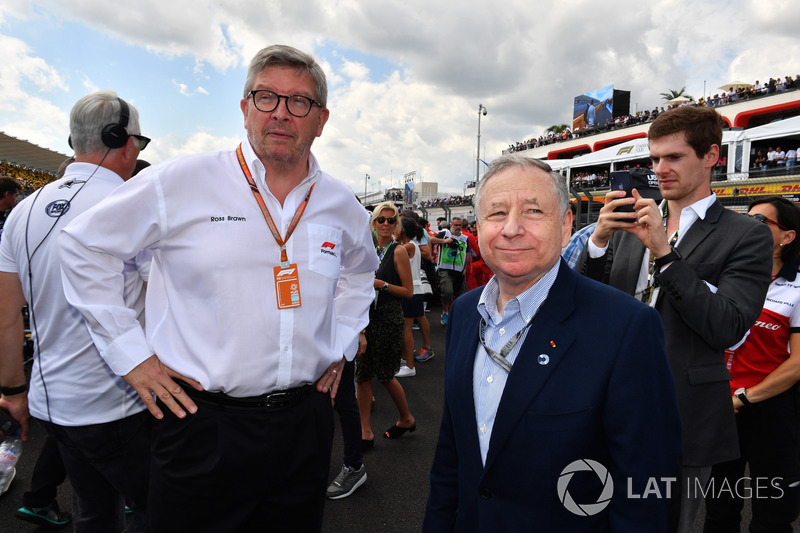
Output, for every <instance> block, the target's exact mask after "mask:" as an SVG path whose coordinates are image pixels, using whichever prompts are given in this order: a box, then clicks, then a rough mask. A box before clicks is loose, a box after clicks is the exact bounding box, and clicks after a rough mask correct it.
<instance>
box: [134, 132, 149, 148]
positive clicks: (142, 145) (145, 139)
mask: <svg viewBox="0 0 800 533" xmlns="http://www.w3.org/2000/svg"><path fill="white" fill-rule="evenodd" d="M131 137H133V138H134V139H136V140H137V141H139V151H140V152H141V151H142V150H144V149H145V148H147V145H148V144H150V137H145V136H144V135H131Z"/></svg>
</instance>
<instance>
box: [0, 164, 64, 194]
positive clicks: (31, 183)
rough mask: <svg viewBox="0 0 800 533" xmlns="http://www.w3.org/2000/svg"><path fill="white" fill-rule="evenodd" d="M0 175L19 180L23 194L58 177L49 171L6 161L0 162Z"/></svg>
mask: <svg viewBox="0 0 800 533" xmlns="http://www.w3.org/2000/svg"><path fill="white" fill-rule="evenodd" d="M0 177H7V178H13V179H15V180H17V181H18V182H19V183H20V184H21V185H22V194H23V195H24V196H27V195H28V194H30V193H32V192H33V191H35V190H36V189H38V188H40V187H43V186H45V185H46V184H48V183H50V182H51V181H53V180H54V179H55V178H56V177H55V175H54V174H51V173H49V172H44V171H42V170H34V169H30V168H25V167H21V166H19V165H14V164H13V163H8V162H6V161H2V162H0Z"/></svg>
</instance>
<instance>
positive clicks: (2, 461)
mask: <svg viewBox="0 0 800 533" xmlns="http://www.w3.org/2000/svg"><path fill="white" fill-rule="evenodd" d="M20 455H22V439H21V438H20V436H19V431H17V433H15V434H13V435H9V436H8V437H6V439H5V440H4V441H3V443H2V444H0V494H4V493H5V492H6V491H7V490H8V487H9V486H11V482H12V481H13V480H14V476H15V475H16V474H17V469H16V465H17V461H18V460H19V456H20Z"/></svg>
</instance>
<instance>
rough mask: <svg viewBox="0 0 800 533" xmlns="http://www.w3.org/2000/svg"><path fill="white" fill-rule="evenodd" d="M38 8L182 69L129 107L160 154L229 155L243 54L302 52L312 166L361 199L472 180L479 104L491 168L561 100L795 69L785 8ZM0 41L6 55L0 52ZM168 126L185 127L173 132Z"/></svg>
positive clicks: (567, 116) (513, 2) (24, 5)
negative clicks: (306, 56)
mask: <svg viewBox="0 0 800 533" xmlns="http://www.w3.org/2000/svg"><path fill="white" fill-rule="evenodd" d="M30 5H31V4H30V2H16V1H15V0H0V28H2V21H4V20H9V19H10V18H11V17H13V18H17V19H22V18H25V17H31V16H32V14H31V13H32V12H33V10H32V9H31V8H30ZM36 6H37V7H36V12H37V13H45V14H46V15H45V16H47V17H49V18H52V19H55V20H65V21H80V22H82V23H83V24H85V25H86V26H88V27H89V28H90V29H94V30H99V31H100V32H102V33H103V34H104V35H105V36H107V37H108V38H111V39H117V40H119V41H123V42H125V43H129V44H132V45H135V46H138V47H140V48H141V49H145V50H148V51H150V53H151V57H152V65H150V64H147V65H141V64H139V65H135V66H134V67H133V68H136V69H140V70H141V72H142V73H143V74H142V75H143V76H144V75H147V76H150V75H152V76H153V81H152V84H153V85H154V86H156V87H159V86H161V87H163V86H164V85H166V84H169V83H170V82H169V81H166V82H164V81H163V80H162V79H160V78H158V77H157V76H159V75H160V76H162V77H164V75H163V74H158V73H157V72H156V71H157V70H159V69H158V68H154V66H157V67H160V68H161V70H163V67H165V66H166V67H170V66H171V65H172V64H174V63H175V62H174V59H175V58H187V59H189V60H190V61H189V63H190V65H189V66H188V67H187V68H185V69H184V70H183V71H176V72H171V73H170V74H169V75H168V76H166V79H167V80H175V81H174V83H175V85H174V86H175V87H176V88H177V90H175V91H174V93H173V94H166V93H164V92H154V93H153V95H152V96H151V97H150V98H151V100H150V101H144V100H143V105H148V106H153V105H154V101H155V100H158V101H159V102H160V103H162V104H163V105H164V108H165V109H167V110H169V111H170V113H166V112H164V113H161V115H163V116H162V117H158V118H159V119H161V120H162V121H164V123H163V124H162V125H161V126H160V128H154V129H161V130H163V132H165V133H166V132H173V135H175V139H173V140H172V141H171V142H170V143H169V145H170V146H174V150H183V149H188V148H193V147H199V146H201V145H202V146H205V145H216V143H215V141H213V139H221V141H220V145H225V146H230V145H231V144H230V139H231V138H232V137H233V136H234V135H238V134H239V133H240V124H241V123H240V119H239V117H238V116H237V117H234V116H233V115H235V114H236V109H237V100H238V98H239V97H240V95H239V94H238V91H240V90H241V89H240V87H241V84H242V82H243V81H244V74H243V68H244V67H246V65H247V63H248V62H249V60H250V58H251V57H252V55H253V54H254V53H255V52H256V51H257V50H259V49H260V48H262V47H263V46H266V45H268V44H271V43H286V44H290V45H293V46H296V47H298V48H300V49H303V50H306V51H310V52H313V53H314V54H315V55H317V56H318V57H320V63H321V65H322V67H323V69H324V71H325V72H326V75H327V76H328V82H329V90H330V96H329V107H330V108H331V119H330V121H329V123H328V125H327V126H326V128H325V132H324V133H323V136H322V138H320V139H318V140H317V142H316V144H315V147H314V150H315V153H317V155H318V156H319V158H320V161H321V164H322V165H323V168H325V169H326V170H328V171H330V172H331V173H332V174H334V175H336V176H338V177H340V178H342V179H344V180H345V181H347V182H348V183H350V184H351V186H353V188H354V190H356V191H363V186H364V184H363V174H365V173H370V174H371V175H373V176H374V177H375V178H376V179H373V180H371V183H370V187H374V186H375V184H376V182H377V180H378V179H380V180H381V183H382V185H383V186H387V185H388V184H389V183H390V182H391V181H392V180H394V181H395V182H397V181H398V180H399V178H398V176H402V174H403V173H405V172H408V171H412V170H416V171H417V172H418V173H419V174H421V175H422V177H423V178H424V179H429V180H437V181H439V182H440V189H443V190H450V191H459V190H460V189H461V187H462V185H463V182H464V181H466V180H469V179H471V178H472V177H474V173H475V150H476V144H477V140H476V134H477V116H476V114H477V107H478V104H479V103H481V104H483V105H484V106H486V107H487V109H488V115H487V116H485V117H482V119H481V145H482V146H481V153H482V156H484V157H485V158H486V159H487V160H491V159H492V158H494V157H496V156H497V155H499V153H500V151H501V150H502V149H504V148H506V147H507V146H508V144H509V143H512V142H514V141H517V140H522V139H524V138H528V137H530V136H538V135H540V134H541V133H542V132H543V131H544V129H545V128H547V127H548V126H550V125H552V124H560V123H569V122H570V121H571V114H572V99H573V97H574V96H576V95H578V94H581V93H584V92H587V91H590V90H593V89H597V88H600V87H604V86H606V85H610V84H614V85H615V87H616V88H618V89H623V90H630V91H631V108H632V110H635V109H636V108H638V109H652V108H653V107H654V106H656V105H658V104H660V103H661V101H660V98H659V96H658V95H659V93H661V92H664V91H666V90H667V89H670V88H675V89H679V88H681V87H683V86H686V87H687V91H688V92H689V93H690V94H692V95H695V96H700V95H702V93H703V90H704V84H705V88H706V92H709V93H712V94H713V92H714V91H716V87H718V86H720V85H722V84H723V83H725V82H728V81H731V80H733V79H742V80H744V81H750V82H752V81H755V80H756V79H762V81H763V79H765V78H769V77H770V76H773V77H775V76H784V75H788V74H791V73H793V72H794V73H795V74H797V72H796V71H800V67H798V65H797V59H796V58H797V57H799V56H800V43H798V41H797V39H796V28H795V26H796V22H795V21H796V19H797V17H796V15H795V13H796V6H795V5H793V3H791V2H789V1H788V0H730V1H728V0H693V1H689V0H654V1H652V2H649V3H644V4H643V3H641V2H639V1H638V0H616V1H613V2H601V3H598V2H592V1H590V0H570V1H569V2H558V3H541V2H539V3H537V2H528V1H525V0H509V1H507V2H505V3H503V4H502V5H497V4H492V3H488V2H485V1H482V0H481V1H479V0H461V1H460V2H457V3H454V2H430V1H429V0H407V1H405V2H402V3H400V2H371V1H368V0H338V1H337V2H322V1H319V0H295V1H294V2H282V1H279V0H240V1H239V2H235V3H229V2H228V3H223V2H209V1H203V0H192V1H190V0H173V1H170V2H164V1H163V0H140V1H139V3H138V4H137V6H136V8H132V9H125V10H121V9H119V7H118V6H117V5H116V4H113V3H109V2H100V1H98V0H73V1H72V2H69V3H64V2H58V1H56V0H37V1H36ZM19 44H22V43H21V42H20V43H18V45H19ZM0 47H2V49H3V50H4V54H5V50H6V46H5V42H4V41H0ZM98 53H99V52H98ZM34 55H36V54H32V53H30V52H28V53H25V54H22V56H20V55H19V54H17V56H14V55H13V54H12V56H14V57H18V58H19V57H25V58H26V59H34V60H35V59H36V58H35V57H32V58H29V57H28V56H34ZM101 59H102V56H101ZM52 61H55V58H52ZM168 61H172V62H173V63H169V62H168ZM10 68H11V71H12V73H16V75H17V76H23V75H24V76H25V80H26V81H25V82H24V83H27V84H31V83H33V84H36V85H37V87H39V88H44V87H47V86H48V85H49V86H51V87H53V88H63V87H64V86H65V85H66V84H65V83H64V82H63V80H62V78H61V77H59V76H58V74H57V73H56V72H55V71H54V70H52V67H48V64H47V63H45V62H44V60H41V59H40V60H39V62H38V63H37V62H36V61H32V62H28V63H27V64H25V65H23V64H22V63H21V61H20V60H19V59H18V60H15V61H12V63H11V67H10ZM23 68H27V69H31V70H28V71H23ZM3 70H4V71H5V70H8V69H7V68H6V67H5V66H4V69H3ZM23 72H25V74H23ZM151 73H152V74H151ZM7 76H8V74H6V73H5V72H2V73H0V110H2V106H3V105H6V106H15V107H18V108H20V109H21V108H23V106H21V105H17V104H14V103H13V102H18V101H19V97H16V98H17V99H16V100H15V99H14V95H15V92H14V91H15V90H14V89H13V87H17V89H16V90H17V92H18V93H20V94H22V93H25V91H23V90H20V87H22V85H21V83H22V82H13V83H7V82H4V81H3V80H5V79H6V77H7ZM73 76H74V75H73ZM92 78H95V79H98V80H99V77H98V76H97V75H92ZM76 79H77V77H76ZM85 80H87V81H88V77H87V78H85ZM178 80H181V81H178ZM185 80H191V81H185ZM223 82H224V83H223ZM99 83H105V82H104V81H102V82H99ZM230 84H233V85H235V86H236V91H233V90H231V89H230ZM7 86H11V87H12V88H9V87H7ZM191 87H196V88H195V89H191ZM167 92H169V91H167ZM198 94H201V95H204V96H209V97H210V95H211V94H213V95H214V97H213V98H216V99H220V101H215V100H213V99H211V97H210V98H209V99H207V100H206V99H204V100H205V101H206V102H207V103H206V104H204V105H203V107H200V108H198V107H194V108H192V112H193V113H194V114H193V115H187V116H180V115H177V113H179V110H180V109H186V107H181V106H182V105H183V104H178V103H173V102H172V101H171V98H172V97H173V96H174V97H176V98H178V97H179V96H178V95H183V96H184V97H185V96H196V95H198ZM8 95H11V96H12V98H9V97H8ZM35 97H38V98H42V99H46V98H47V96H45V95H43V94H42V93H38V92H37V94H36V96H35ZM140 98H144V96H142V97H140ZM38 107H40V108H41V107H42V106H38ZM225 109H230V113H231V118H232V119H233V118H236V121H235V124H236V126H237V129H235V130H234V129H232V128H231V127H230V126H228V125H226V126H224V127H223V125H222V122H223V121H222V120H220V119H219V118H218V117H219V116H220V115H219V114H217V115H214V114H213V113H214V112H217V113H219V112H218V110H225ZM32 112H33V110H32ZM198 116H201V118H198ZM206 116H208V117H214V118H213V119H211V118H204V119H205V120H209V122H208V123H206V124H203V125H202V127H203V128H204V129H203V130H202V131H203V133H202V134H199V133H194V132H196V131H198V128H199V127H201V125H200V124H199V123H198V121H199V120H201V119H203V118H202V117H206ZM40 118H41V117H40V115H37V114H35V113H34V114H33V115H31V116H30V117H28V119H29V120H31V121H32V122H35V121H36V120H39V119H40ZM2 120H4V121H5V118H3V119H2ZM152 120H153V119H148V123H150V122H151V121H152ZM212 120H213V122H212ZM6 122H7V123H10V122H11V121H6ZM21 122H24V121H15V122H14V123H21ZM230 122H231V123H234V121H233V120H231V121H230ZM208 124H213V125H214V127H208ZM177 125H180V126H181V127H184V128H186V129H187V131H188V133H177V132H178V130H177V129H176V128H177ZM217 128H219V129H217ZM225 128H227V129H225ZM168 137H169V136H168V135H166V136H165V139H166V138H168ZM181 137H183V138H184V139H183V140H181ZM236 140H238V137H237V139H236ZM172 151H173V149H172V148H171V149H170V150H164V153H165V154H166V153H171V152H172ZM156 152H157V150H154V151H153V153H156Z"/></svg>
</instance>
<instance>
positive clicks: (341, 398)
mask: <svg viewBox="0 0 800 533" xmlns="http://www.w3.org/2000/svg"><path fill="white" fill-rule="evenodd" d="M355 368H356V363H355V361H347V362H346V363H345V364H344V368H343V369H342V379H341V380H340V381H339V390H338V391H337V392H336V401H335V403H334V408H335V409H336V412H337V413H339V422H340V423H341V425H342V440H343V441H344V461H343V462H344V464H346V465H347V466H349V467H352V468H361V464H362V461H363V455H362V454H363V452H362V450H361V416H360V415H359V411H358V402H357V401H356V381H355Z"/></svg>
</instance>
